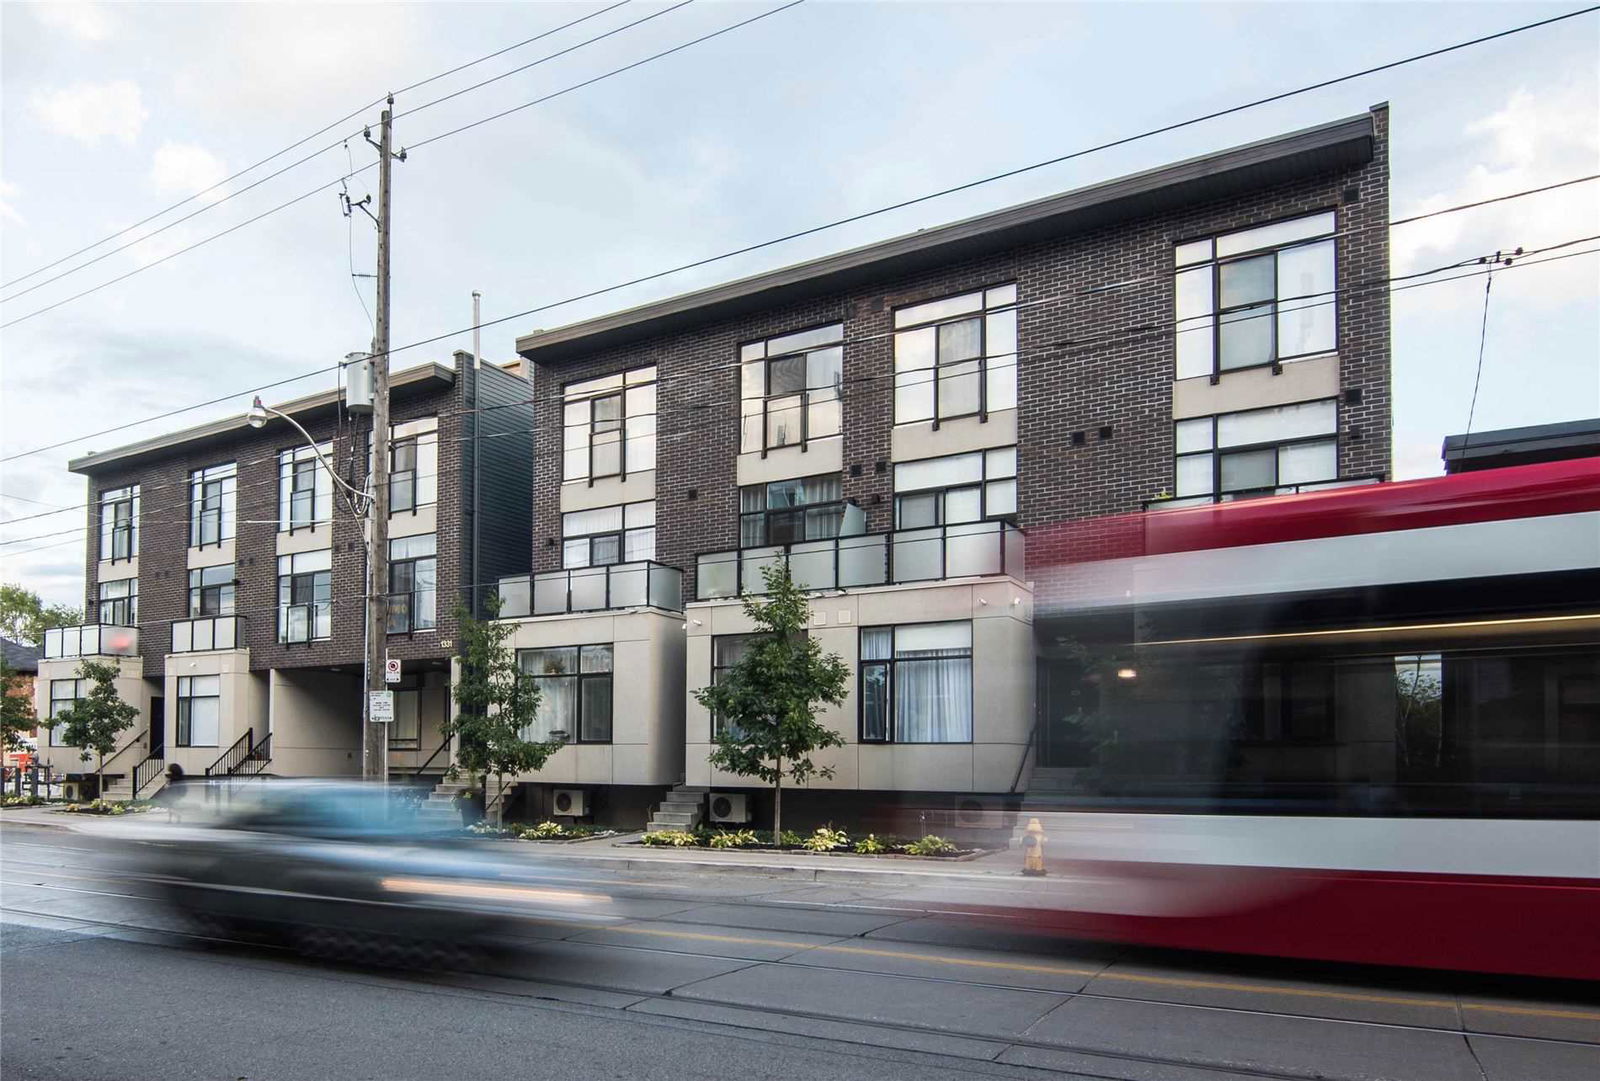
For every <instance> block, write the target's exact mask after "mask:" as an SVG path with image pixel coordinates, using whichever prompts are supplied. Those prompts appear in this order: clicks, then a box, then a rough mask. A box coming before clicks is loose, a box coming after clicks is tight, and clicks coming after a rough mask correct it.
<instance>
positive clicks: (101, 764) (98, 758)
mask: <svg viewBox="0 0 1600 1081" xmlns="http://www.w3.org/2000/svg"><path fill="white" fill-rule="evenodd" d="M94 798H95V799H105V798H106V756H105V755H103V754H101V753H99V752H98V751H97V752H95V756H94Z"/></svg>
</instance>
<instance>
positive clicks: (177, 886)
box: [150, 782, 585, 967]
mask: <svg viewBox="0 0 1600 1081" xmlns="http://www.w3.org/2000/svg"><path fill="white" fill-rule="evenodd" d="M449 825H450V824H448V823H446V824H445V826H444V828H443V829H441V828H440V826H439V825H438V824H437V823H436V822H432V823H430V822H429V821H428V820H426V819H423V818H422V817H420V816H419V814H418V811H417V808H416V804H415V803H414V802H412V801H408V800H404V799H401V798H398V797H397V796H396V795H394V794H393V792H392V791H391V790H385V789H384V788H382V787H380V786H376V785H357V784H339V783H318V782H268V783H263V784H261V785H259V786H258V787H256V788H255V789H253V790H252V792H251V793H250V796H249V798H248V799H247V801H245V802H244V804H243V805H242V806H240V807H239V808H237V809H234V810H230V811H229V812H227V813H225V814H223V815H222V816H221V817H220V818H219V819H218V820H217V821H216V822H215V824H213V825H210V826H208V827H205V828H198V829H185V830H181V831H174V836H173V837H172V838H171V839H170V840H166V841H163V842H162V843H161V844H159V845H156V846H152V847H153V850H154V852H155V853H156V855H155V857H154V866H152V867H151V868H150V870H151V872H152V873H153V876H154V878H155V881H156V885H157V888H158V892H159V893H160V895H161V896H162V897H163V899H164V900H165V901H166V902H167V903H168V904H170V905H171V906H173V907H174V908H176V909H177V910H178V911H179V912H181V913H182V914H183V915H185V916H186V917H188V918H189V920H190V921H191V922H192V923H194V924H196V925H197V926H198V927H199V928H200V930H201V932H202V933H203V934H204V935H206V936H207V937H210V938H217V939H225V940H229V941H268V942H273V943H282V944H287V945H290V946H293V947H295V948H297V949H300V950H302V951H304V952H306V953H311V954H318V955H325V956H333V957H339V958H343V959H348V960H356V961H362V962H368V963H376V964H394V965H403V966H406V967H429V966H434V965H459V964H466V963H473V962H477V961H481V960H483V959H484V958H486V957H488V956H489V955H490V953H491V951H495V950H497V949H498V948H500V947H502V946H504V944H505V942H506V940H507V934H508V931H509V930H510V927H511V925H512V922H513V921H514V919H515V918H516V917H518V916H526V915H529V914H530V906H532V905H538V904H553V905H558V906H559V905H563V904H566V905H570V904H572V903H573V902H574V901H577V902H580V903H581V901H582V900H585V898H583V895H580V894H569V893H566V892H564V891H560V890H552V889H549V888H533V887H531V886H529V885H527V884H525V883H523V882H519V881H518V879H519V878H522V877H523V876H522V875H521V874H519V873H518V872H519V871H521V872H525V871H526V870H527V867H526V865H522V866H521V867H518V868H516V869H508V868H507V867H506V865H505V864H504V863H503V862H502V861H498V860H496V859H495V858H493V856H491V855H489V854H488V853H487V852H485V851H484V850H483V849H482V848H480V847H479V846H475V845H474V844H473V843H472V842H470V841H468V840H466V839H464V838H462V837H461V836H460V833H459V831H458V830H450V829H449Z"/></svg>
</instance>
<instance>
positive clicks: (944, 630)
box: [860, 623, 972, 743]
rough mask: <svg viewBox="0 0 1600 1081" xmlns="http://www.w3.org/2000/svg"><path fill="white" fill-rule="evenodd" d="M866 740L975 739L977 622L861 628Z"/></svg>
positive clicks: (946, 740) (936, 740)
mask: <svg viewBox="0 0 1600 1081" xmlns="http://www.w3.org/2000/svg"><path fill="white" fill-rule="evenodd" d="M860 695H861V742H862V743H970V742H972V624H971V623H910V624H905V625H902V626H898V627H863V628H862V629H861V687H860Z"/></svg>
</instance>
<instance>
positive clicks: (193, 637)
mask: <svg viewBox="0 0 1600 1081" xmlns="http://www.w3.org/2000/svg"><path fill="white" fill-rule="evenodd" d="M243 632H244V617H243V616H197V617H195V618H194V619H178V620H174V621H173V623H172V652H174V653H204V652H205V651H206V650H209V649H238V648H239V643H240V642H241V641H243V640H244V633H243Z"/></svg>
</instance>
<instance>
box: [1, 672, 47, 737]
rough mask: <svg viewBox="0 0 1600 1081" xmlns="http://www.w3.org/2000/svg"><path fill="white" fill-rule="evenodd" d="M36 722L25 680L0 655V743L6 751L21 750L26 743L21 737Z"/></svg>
mask: <svg viewBox="0 0 1600 1081" xmlns="http://www.w3.org/2000/svg"><path fill="white" fill-rule="evenodd" d="M37 723H38V721H37V720H36V718H35V717H34V715H33V696H32V695H31V694H29V693H27V680H26V679H25V678H24V677H23V676H22V675H21V674H19V673H18V672H16V671H14V670H13V669H12V667H11V666H10V665H9V664H7V663H6V661H5V658H4V657H0V743H3V744H4V746H5V749H6V750H8V751H19V750H21V749H22V748H24V747H26V746H27V745H28V744H27V743H26V742H24V740H23V738H22V737H23V736H25V735H27V734H28V732H29V731H31V730H32V728H33V726H34V725H35V724H37Z"/></svg>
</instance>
